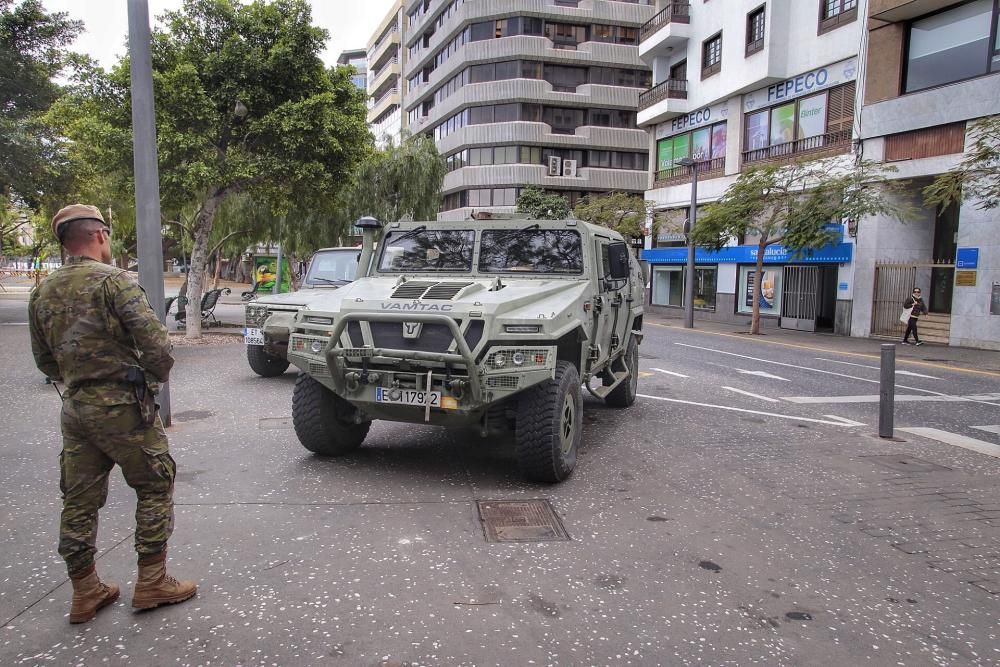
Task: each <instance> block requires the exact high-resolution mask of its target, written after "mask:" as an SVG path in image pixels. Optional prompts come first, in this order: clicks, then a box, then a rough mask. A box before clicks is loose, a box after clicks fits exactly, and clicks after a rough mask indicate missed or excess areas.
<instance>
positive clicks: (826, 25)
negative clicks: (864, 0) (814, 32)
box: [818, 0, 858, 35]
mask: <svg viewBox="0 0 1000 667" xmlns="http://www.w3.org/2000/svg"><path fill="white" fill-rule="evenodd" d="M857 18H858V0H820V2H819V31H818V34H820V35H822V34H823V33H824V32H829V31H831V30H835V29H837V28H839V27H840V26H842V25H847V24H848V23H851V22H853V21H855V20H857Z"/></svg>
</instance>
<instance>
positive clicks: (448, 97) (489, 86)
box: [403, 0, 654, 220]
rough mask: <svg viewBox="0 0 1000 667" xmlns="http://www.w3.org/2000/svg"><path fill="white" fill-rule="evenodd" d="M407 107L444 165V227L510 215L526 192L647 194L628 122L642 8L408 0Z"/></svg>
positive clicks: (576, 0) (560, 0) (635, 4)
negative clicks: (479, 215) (480, 216)
mask: <svg viewBox="0 0 1000 667" xmlns="http://www.w3.org/2000/svg"><path fill="white" fill-rule="evenodd" d="M403 6H404V12H405V14H406V18H405V21H406V30H405V33H404V46H405V48H406V63H405V66H404V68H403V69H404V72H405V78H406V80H407V81H406V92H405V95H404V98H403V99H404V102H403V106H404V111H405V113H406V116H407V118H406V122H407V124H408V126H409V129H410V131H411V132H413V133H429V134H432V135H433V136H434V138H435V140H436V143H437V146H438V149H439V150H440V151H441V153H442V155H444V156H445V158H446V160H447V163H448V169H449V171H448V174H447V176H446V177H445V181H444V195H445V198H444V202H445V203H444V206H443V210H442V212H441V216H440V217H441V219H444V220H462V219H465V218H467V217H468V216H469V215H470V214H471V213H472V212H473V211H484V210H485V211H494V212H506V211H512V210H514V207H515V205H516V200H517V196H518V193H519V191H520V189H521V188H523V187H524V186H526V185H538V186H541V187H543V188H545V189H546V190H551V191H556V192H559V193H562V194H564V195H566V196H567V197H568V198H569V199H570V201H571V203H575V202H576V201H577V200H578V199H579V198H580V197H581V196H583V195H585V194H587V193H603V192H609V191H627V192H634V193H641V192H643V191H644V190H645V189H646V181H647V173H648V165H647V159H648V143H647V135H646V132H645V131H643V130H640V129H638V127H637V124H636V107H637V105H638V98H639V93H640V92H641V91H642V90H645V89H647V88H648V87H649V84H650V72H649V68H648V66H646V65H645V64H644V63H643V62H642V61H641V60H640V59H639V49H638V43H639V28H640V27H641V26H642V25H643V24H644V23H645V22H646V21H647V20H649V19H650V18H651V17H652V16H653V13H654V11H653V7H652V6H651V4H650V0H405V2H404V5H403Z"/></svg>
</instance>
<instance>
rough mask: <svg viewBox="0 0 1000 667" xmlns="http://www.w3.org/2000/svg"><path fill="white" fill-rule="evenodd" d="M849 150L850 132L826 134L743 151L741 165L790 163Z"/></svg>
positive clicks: (848, 130)
mask: <svg viewBox="0 0 1000 667" xmlns="http://www.w3.org/2000/svg"><path fill="white" fill-rule="evenodd" d="M850 148H851V130H850V129H847V130H839V131H837V132H827V133H826V134H819V135H816V136H815V137H806V138H805V139H798V140H796V141H788V142H786V143H783V144H775V145H774V146H767V147H766V148H754V149H751V150H748V151H743V164H744V165H754V164H766V163H769V162H792V161H794V160H798V159H800V158H808V159H810V160H813V159H816V158H820V157H828V156H831V155H839V154H841V153H846V152H847V151H848V150H850Z"/></svg>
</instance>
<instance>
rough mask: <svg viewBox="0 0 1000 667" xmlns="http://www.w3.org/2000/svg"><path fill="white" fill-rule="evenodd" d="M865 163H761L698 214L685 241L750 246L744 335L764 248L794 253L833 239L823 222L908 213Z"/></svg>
mask: <svg viewBox="0 0 1000 667" xmlns="http://www.w3.org/2000/svg"><path fill="white" fill-rule="evenodd" d="M894 171H895V169H894V168H891V167H882V166H880V165H877V164H876V163H873V162H869V161H860V162H858V163H851V162H847V161H846V160H845V159H844V158H830V159H825V160H815V161H812V162H798V163H793V164H790V165H769V166H765V167H760V168H755V169H749V170H747V171H745V172H743V173H741V174H740V176H739V178H737V179H736V182H735V183H733V184H732V185H731V186H729V189H727V190H726V192H725V194H723V196H722V198H721V199H719V200H718V201H717V202H715V203H713V204H709V205H708V206H707V207H705V211H704V213H699V214H698V218H697V220H696V222H695V226H694V230H692V232H691V236H690V238H691V239H692V240H693V242H694V243H695V244H696V245H700V246H705V247H709V248H713V249H719V248H721V247H722V246H724V245H727V244H728V243H730V242H731V241H732V240H733V239H743V238H745V237H748V236H749V237H753V238H755V239H756V243H757V248H758V252H757V279H756V281H755V283H754V284H755V290H756V292H757V295H756V297H755V298H754V301H753V304H754V306H753V319H752V327H751V332H752V333H754V334H756V333H759V331H760V288H761V284H762V282H763V281H762V280H761V271H762V268H763V261H764V251H765V249H766V248H767V247H768V246H770V245H774V244H776V243H782V244H783V245H784V246H786V247H788V248H789V249H791V250H793V251H796V253H797V254H800V253H806V252H808V251H809V249H811V248H819V247H822V246H824V245H826V244H827V243H830V242H831V241H832V240H833V236H834V232H832V231H830V230H829V229H827V228H826V225H828V224H830V223H841V222H843V221H845V220H861V219H862V218H864V217H867V216H875V215H890V216H893V217H897V218H900V219H903V218H906V217H908V216H909V210H908V208H907V207H906V206H905V205H902V204H897V203H895V202H897V201H899V198H898V197H896V196H894V191H899V190H900V189H901V188H902V185H903V184H902V183H901V182H899V181H889V180H886V174H888V173H891V172H894Z"/></svg>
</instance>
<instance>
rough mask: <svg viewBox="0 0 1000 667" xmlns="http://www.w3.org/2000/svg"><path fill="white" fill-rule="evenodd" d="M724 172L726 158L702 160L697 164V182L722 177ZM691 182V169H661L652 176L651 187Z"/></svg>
mask: <svg viewBox="0 0 1000 667" xmlns="http://www.w3.org/2000/svg"><path fill="white" fill-rule="evenodd" d="M725 171H726V158H724V157H717V158H715V159H714V160H703V161H699V162H698V180H699V181H702V180H708V179H710V178H716V177H717V176H722V175H723V174H724V173H725ZM690 182H691V169H690V168H689V167H672V168H670V169H661V170H659V171H657V172H656V173H655V174H654V175H653V187H654V188H665V187H667V186H670V185H678V184H680V183H690Z"/></svg>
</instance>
